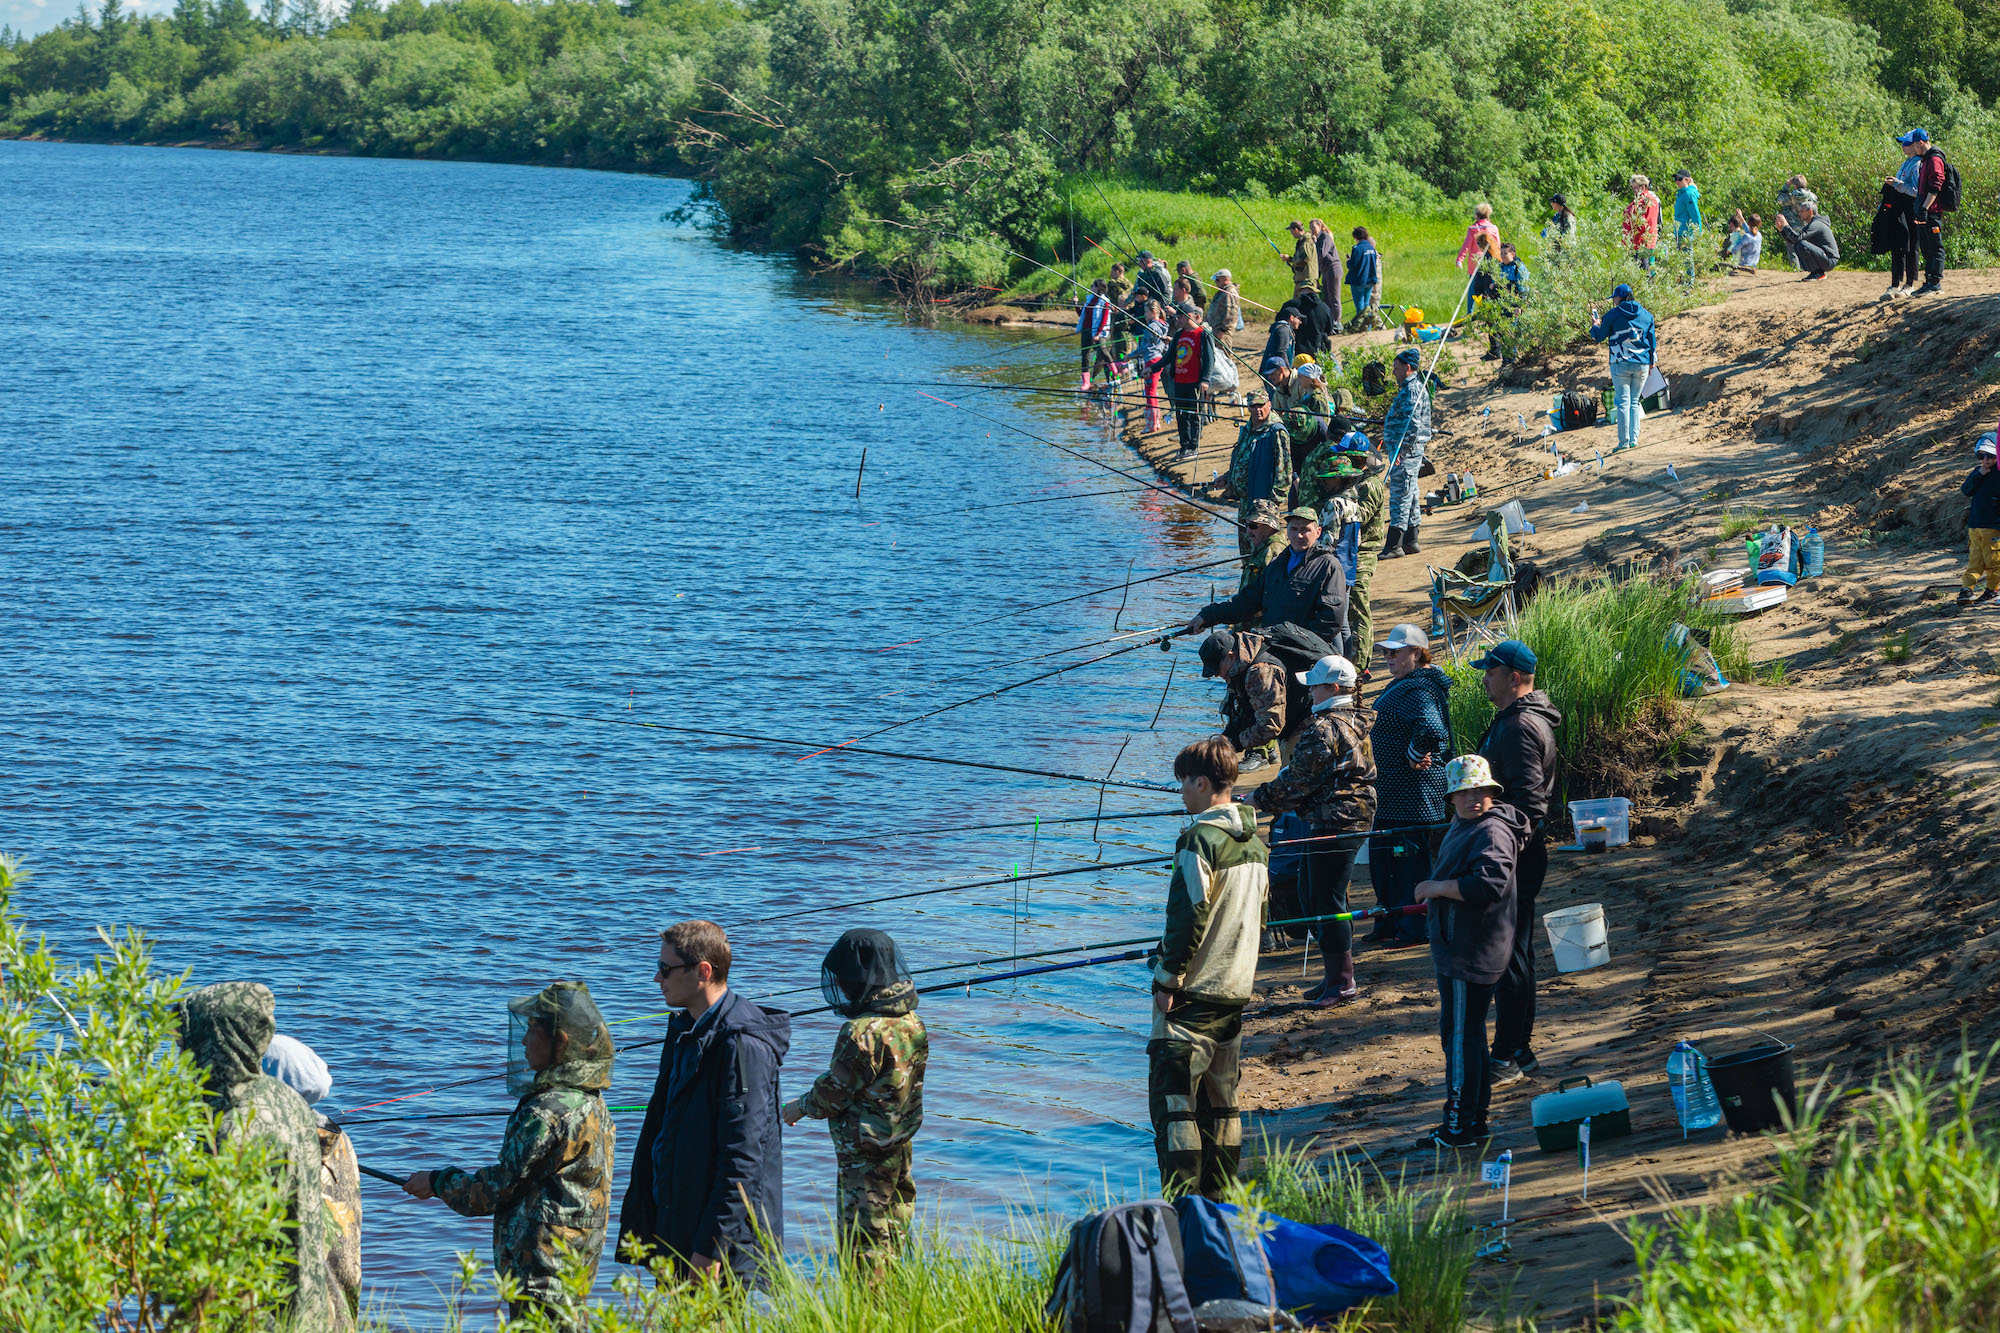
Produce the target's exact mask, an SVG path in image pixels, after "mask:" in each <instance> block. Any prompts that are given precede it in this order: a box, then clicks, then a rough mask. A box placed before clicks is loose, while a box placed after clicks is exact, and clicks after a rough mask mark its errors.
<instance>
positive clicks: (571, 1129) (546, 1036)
mask: <svg viewBox="0 0 2000 1333" xmlns="http://www.w3.org/2000/svg"><path fill="white" fill-rule="evenodd" d="M507 1011H508V1014H509V1015H510V1018H511V1020H512V1022H511V1027H512V1028H513V1029H514V1030H515V1031H516V1032H518V1034H519V1038H518V1042H517V1045H518V1055H517V1054H514V1053H512V1052H510V1054H509V1058H508V1064H507V1090H508V1091H509V1092H512V1093H515V1094H516V1095H518V1096H519V1097H520V1099H521V1100H520V1102H519V1103H518V1104H516V1106H515V1107H514V1114H513V1115H512V1116H510V1117H508V1120H507V1131H506V1136H505V1137H504V1138H503V1139H502V1140H501V1143H500V1160H499V1161H498V1162H497V1163H495V1164H494V1165H492V1166H484V1167H481V1168H479V1169H478V1170H477V1171H465V1170H461V1169H460V1168H458V1167H455V1166H447V1167H443V1168H441V1169H439V1170H436V1171H418V1172H416V1173H414V1174H413V1175H411V1176H410V1178H409V1179H408V1180H406V1181H404V1182H403V1188H404V1190H406V1191H407V1192H409V1193H410V1194H413V1195H415V1196H416V1197H417V1198H419V1199H431V1198H436V1199H442V1200H444V1202H445V1205H446V1206H447V1207H449V1208H450V1209H451V1210H452V1211H453V1212H455V1213H461V1214H463V1215H465V1216H466V1217H491V1218H492V1219H493V1267H494V1270H495V1271H496V1272H498V1273H499V1274H500V1275H501V1276H503V1277H507V1278H511V1279H512V1280H513V1282H514V1283H515V1284H516V1287H517V1289H518V1295H517V1298H516V1299H515V1300H513V1301H512V1302H510V1303H509V1306H508V1308H509V1310H510V1312H511V1313H512V1314H514V1315H516V1316H519V1315H521V1314H524V1313H526V1312H527V1310H528V1309H529V1308H531V1307H539V1308H540V1309H541V1310H542V1311H543V1312H544V1313H545V1314H547V1315H549V1316H550V1317H551V1318H553V1319H555V1320H556V1321H557V1322H558V1323H559V1324H568V1325H574V1324H576V1323H579V1322H580V1319H579V1311H577V1310H576V1309H575V1308H574V1307H573V1305H572V1303H571V1300H570V1297H569V1293H568V1292H567V1291H565V1290H564V1288H563V1285H562V1280H561V1279H562V1271H563V1269H564V1267H565V1266H566V1265H569V1264H571V1263H574V1262H576V1261H577V1260H579V1259H581V1260H582V1261H583V1262H584V1264H585V1265H586V1266H587V1267H588V1269H589V1270H590V1272H591V1273H593V1274H594V1273H596V1271H597V1261H598V1257H599V1255H600V1254H601V1253H602V1252H603V1249H604V1233H605V1229H606V1226H607V1225H608V1224H609V1222H610V1220H611V1161H612V1139H613V1135H614V1133H615V1130H614V1127H613V1125H612V1123H611V1113H610V1112H609V1111H607V1110H606V1109H605V1106H604V1089H606V1088H608V1087H610V1086H611V1056H612V1044H611V1029H610V1028H609V1027H607V1026H606V1025H605V1022H604V1015H603V1014H601V1013H599V1012H598V1010H597V1005H596V1004H595V1003H594V1002H593V1001H592V1000H591V998H590V990H589V988H588V987H586V986H585V985H584V984H583V983H582V982H580V981H558V982H555V983H553V984H552V985H550V986H548V987H547V988H545V989H543V990H539V991H537V992H535V993H534V994H533V995H524V996H522V997H521V998H520V999H518V1000H514V1001H513V1002H511V1003H510V1004H508V1006H507Z"/></svg>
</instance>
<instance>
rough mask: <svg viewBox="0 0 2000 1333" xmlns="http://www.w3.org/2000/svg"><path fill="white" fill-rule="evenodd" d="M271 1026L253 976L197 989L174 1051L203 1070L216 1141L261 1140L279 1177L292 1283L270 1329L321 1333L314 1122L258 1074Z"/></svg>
mask: <svg viewBox="0 0 2000 1333" xmlns="http://www.w3.org/2000/svg"><path fill="white" fill-rule="evenodd" d="M277 1030H278V1022H277V1000H276V999H275V997H273V996H272V994H271V991H270V988H269V987H267V986H262V985H259V984H258V983H257V982H254V981H224V982H218V983H217V984H215V985H213V986H203V987H202V988H201V989H200V990H197V991H195V992H194V993H193V994H192V995H190V996H188V998H187V999H186V1000H185V1001H184V1002H183V1003H182V1006H181V1049H182V1050H184V1051H186V1052H187V1053H188V1054H189V1055H190V1056H191V1057H192V1058H193V1060H194V1063H195V1064H196V1065H197V1066H199V1067H200V1068H201V1069H202V1070H203V1071H204V1072H205V1073H206V1075H207V1082H208V1093H207V1097H208V1103H209V1105H210V1106H211V1107H213V1108H214V1110H215V1138H216V1142H217V1143H218V1144H222V1143H228V1142H231V1141H234V1140H239V1139H240V1140H246V1141H250V1142H254V1143H262V1144H265V1145H268V1147H269V1149H270V1153H271V1162H272V1165H273V1166H274V1167H275V1169H276V1170H277V1172H278V1173H279V1175H280V1178H281V1179H282V1182H283V1186H284V1193H285V1199H286V1208H285V1212H286V1223H287V1226H288V1227H289V1228H290V1229H291V1232H292V1252H291V1253H290V1254H288V1255H286V1256H285V1270H286V1273H287V1274H288V1275H289V1276H290V1277H291V1278H292V1280H293V1282H294V1284H295V1285H294V1287H293V1291H292V1297H291V1300H290V1301H289V1302H288V1303H287V1304H286V1305H285V1307H284V1308H283V1309H281V1310H280V1311H278V1315H277V1320H276V1322H275V1323H274V1324H273V1325H272V1327H273V1328H274V1329H275V1330H276V1333H327V1331H328V1330H329V1329H331V1327H332V1325H333V1305H332V1300H331V1297H330V1296H329V1294H328V1291H327V1272H326V1231H325V1221H326V1215H325V1210H324V1206H323V1205H322V1203H321V1201H320V1183H319V1182H320V1167H319V1133H318V1124H317V1122H316V1120H315V1117H314V1116H313V1113H312V1109H311V1108H310V1107H308V1106H307V1105H306V1103H305V1099H304V1098H303V1097H301V1096H299V1094H298V1093H296V1092H293V1091H292V1090H291V1089H290V1088H288V1087H286V1086H285V1085H284V1084H283V1083H281V1082H279V1081H278V1080H277V1079H275V1078H272V1077H271V1076H270V1075H269V1074H266V1073H265V1072H264V1069H263V1059H264V1052H265V1050H266V1049H267V1048H269V1046H270V1044H271V1036H272V1034H273V1033H275V1032H276V1031H277Z"/></svg>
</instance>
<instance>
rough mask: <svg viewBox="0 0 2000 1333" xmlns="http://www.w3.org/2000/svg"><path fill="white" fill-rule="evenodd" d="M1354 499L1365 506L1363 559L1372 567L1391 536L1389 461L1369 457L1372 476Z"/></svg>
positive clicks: (1365, 479)
mask: <svg viewBox="0 0 2000 1333" xmlns="http://www.w3.org/2000/svg"><path fill="white" fill-rule="evenodd" d="M1354 498H1355V500H1356V501H1357V502H1358V503H1359V504H1360V505H1361V558H1362V559H1363V560H1364V561H1366V562H1367V564H1368V565H1369V566H1370V567H1371V568H1372V567H1373V566H1374V564H1375V552H1376V550H1377V549H1378V548H1379V547H1380V546H1381V545H1382V542H1383V540H1384V539H1385V538H1387V537H1388V535H1389V460H1388V459H1386V458H1384V457H1383V456H1382V455H1381V454H1379V453H1370V454H1369V455H1368V475H1367V476H1366V477H1363V478H1362V479H1361V480H1360V481H1359V482H1357V483H1356V484H1355V488H1354ZM1365 646H1366V645H1364V647H1365Z"/></svg>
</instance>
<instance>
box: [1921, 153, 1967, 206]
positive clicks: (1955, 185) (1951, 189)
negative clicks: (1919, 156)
mask: <svg viewBox="0 0 2000 1333" xmlns="http://www.w3.org/2000/svg"><path fill="white" fill-rule="evenodd" d="M1933 154H1935V155H1936V156H1937V157H1938V158H1939V159H1941V160H1942V161H1943V162H1944V185H1943V187H1942V188H1940V189H1939V190H1938V201H1937V207H1938V212H1940V213H1956V212H1957V211H1958V201H1959V191H1960V189H1961V186H1960V184H1959V179H1958V168H1957V167H1955V166H1953V165H1952V164H1951V159H1950V158H1948V157H1945V155H1944V153H1943V151H1942V150H1940V149H1936V148H1933V149H1931V151H1930V152H1928V153H1925V154H1924V156H1925V157H1930V156H1932V155H1933Z"/></svg>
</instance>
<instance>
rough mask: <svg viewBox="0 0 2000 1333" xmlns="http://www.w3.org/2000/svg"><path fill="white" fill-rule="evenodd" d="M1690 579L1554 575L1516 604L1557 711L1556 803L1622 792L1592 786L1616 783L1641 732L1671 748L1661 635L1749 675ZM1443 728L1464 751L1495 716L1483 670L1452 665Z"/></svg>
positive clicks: (1677, 732) (1672, 688) (1538, 675)
mask: <svg viewBox="0 0 2000 1333" xmlns="http://www.w3.org/2000/svg"><path fill="white" fill-rule="evenodd" d="M1693 595H1694V584H1693V581H1692V580H1687V581H1682V582H1666V581H1661V580H1655V579H1646V578H1636V579H1630V580H1627V581H1626V582H1623V583H1618V582H1614V581H1612V580H1609V579H1596V580H1587V581H1578V580H1567V579H1564V580H1555V581H1552V582H1549V583H1544V584H1543V585H1542V587H1541V590H1540V591H1539V592H1537V593H1536V594H1535V596H1534V598H1533V599H1532V600H1531V601H1530V602H1529V603H1528V604H1527V606H1526V607H1524V608H1523V609H1522V612H1521V620H1520V626H1519V629H1518V631H1517V637H1518V638H1519V639H1520V640H1521V641H1522V642H1523V643H1525V644H1527V645H1528V647H1530V648H1532V649H1533V650H1534V652H1535V656H1536V658H1537V661H1538V665H1537V667H1536V671H1535V686H1536V688H1538V689H1541V690H1545V691H1547V692H1548V695H1549V698H1550V699H1551V700H1552V701H1553V702H1554V703H1555V706H1556V707H1557V708H1558V709H1559V710H1561V712H1562V715H1563V725H1562V728H1561V730H1560V732H1559V733H1558V735H1557V740H1558V742H1559V744H1560V745H1561V748H1562V755H1563V761H1564V766H1565V769H1566V774H1565V778H1564V784H1565V787H1566V788H1567V791H1566V792H1565V791H1559V792H1558V793H1557V797H1558V799H1559V800H1574V799H1581V798H1583V797H1586V796H1612V795H1626V796H1630V795H1632V794H1633V793H1632V792H1629V791H1627V792H1613V791H1604V790H1599V789H1598V788H1599V785H1600V784H1601V783H1603V782H1605V781H1607V780H1615V778H1616V777H1617V776H1618V775H1619V773H1618V770H1619V767H1620V765H1621V763H1622V762H1623V761H1624V760H1625V759H1626V757H1627V755H1628V754H1629V752H1630V751H1631V750H1632V749H1633V741H1634V740H1635V739H1636V736H1635V733H1637V732H1642V731H1643V732H1644V733H1645V734H1646V735H1648V736H1650V737H1651V738H1652V740H1653V741H1654V742H1655V744H1656V749H1655V755H1654V756H1650V757H1657V756H1658V753H1659V750H1661V749H1670V748H1671V746H1673V745H1674V744H1675V743H1677V742H1678V740H1679V739H1680V738H1681V736H1682V734H1683V733H1684V732H1685V730H1686V727H1687V725H1688V722H1689V720H1690V718H1691V713H1690V711H1689V709H1688V708H1687V707H1686V706H1685V705H1684V704H1683V702H1682V700H1681V693H1680V673H1681V661H1680V659H1679V657H1678V656H1677V655H1676V654H1674V653H1671V652H1669V651H1668V650H1667V632H1668V631H1669V630H1670V629H1672V628H1673V626H1674V625H1675V624H1676V623H1680V624H1684V625H1686V626H1688V628H1689V629H1690V630H1691V631H1693V637H1694V638H1695V639H1696V640H1704V639H1705V640H1706V642H1707V644H1708V648H1709V651H1710V652H1712V653H1713V654H1714V655H1715V658H1716V661H1717V662H1718V663H1720V664H1721V666H1722V669H1723V671H1724V673H1725V674H1727V675H1729V676H1730V677H1731V678H1733V679H1740V678H1742V677H1744V676H1747V675H1748V674H1749V671H1750V665H1749V660H1748V656H1747V652H1746V650H1745V648H1744V646H1743V640H1742V638H1741V635H1740V633H1739V632H1738V630H1737V627H1736V625H1735V624H1734V622H1732V621H1731V620H1730V619H1729V618H1728V617H1727V616H1724V615H1721V614H1720V613H1717V612H1714V611H1708V610H1704V609H1703V608H1702V607H1701V605H1700V604H1699V603H1697V602H1695V601H1694V600H1693ZM1446 670H1447V671H1449V672H1450V673H1451V675H1452V678H1453V681H1454V685H1453V689H1452V692H1451V724H1452V732H1453V736H1454V738H1455V739H1456V741H1457V743H1458V746H1459V748H1460V749H1466V750H1469V749H1471V748H1472V747H1473V746H1474V745H1475V744H1476V743H1477V742H1478V740H1479V737H1480V734H1481V733H1482V732H1484V731H1485V729H1486V724H1487V723H1488V722H1490V721H1491V720H1492V718H1493V705H1492V704H1491V703H1490V702H1488V701H1487V698H1486V694H1485V692H1484V691H1483V690H1482V689H1481V688H1480V675H1481V673H1480V672H1478V671H1476V670H1474V669H1473V668H1472V666H1471V665H1470V661H1469V660H1468V661H1467V662H1459V663H1451V664H1447V665H1446Z"/></svg>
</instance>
